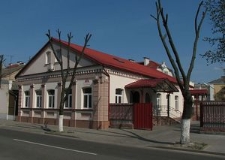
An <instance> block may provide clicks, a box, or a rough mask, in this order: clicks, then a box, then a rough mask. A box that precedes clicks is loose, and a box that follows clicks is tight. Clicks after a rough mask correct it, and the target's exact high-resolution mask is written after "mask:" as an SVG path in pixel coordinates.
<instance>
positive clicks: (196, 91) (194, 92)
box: [189, 89, 208, 95]
mask: <svg viewBox="0 0 225 160" xmlns="http://www.w3.org/2000/svg"><path fill="white" fill-rule="evenodd" d="M189 91H190V93H191V95H205V94H208V90H207V89H193V90H189Z"/></svg>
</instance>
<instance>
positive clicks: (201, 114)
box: [200, 102, 204, 127]
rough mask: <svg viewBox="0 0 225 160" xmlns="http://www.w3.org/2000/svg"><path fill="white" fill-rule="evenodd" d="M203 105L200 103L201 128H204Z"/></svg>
mask: <svg viewBox="0 0 225 160" xmlns="http://www.w3.org/2000/svg"><path fill="white" fill-rule="evenodd" d="M203 106H204V105H203V104H202V102H201V103H200V127H203Z"/></svg>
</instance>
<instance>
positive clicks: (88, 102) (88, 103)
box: [83, 88, 92, 109]
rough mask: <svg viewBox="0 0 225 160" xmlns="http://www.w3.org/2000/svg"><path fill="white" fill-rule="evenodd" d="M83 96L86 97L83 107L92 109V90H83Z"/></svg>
mask: <svg viewBox="0 0 225 160" xmlns="http://www.w3.org/2000/svg"><path fill="white" fill-rule="evenodd" d="M83 95H84V102H83V107H84V108H86V109H88V108H92V89H91V88H83Z"/></svg>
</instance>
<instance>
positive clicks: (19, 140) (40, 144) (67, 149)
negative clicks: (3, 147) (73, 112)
mask: <svg viewBox="0 0 225 160" xmlns="http://www.w3.org/2000/svg"><path fill="white" fill-rule="evenodd" d="M13 140H14V141H18V142H23V143H29V144H35V145H39V146H45V147H51V148H57V149H61V150H66V151H73V152H78V153H84V154H90V155H94V156H97V154H96V153H92V152H85V151H80V150H74V149H69V148H63V147H57V146H52V145H47V144H42V143H36V142H31V141H25V140H21V139H13Z"/></svg>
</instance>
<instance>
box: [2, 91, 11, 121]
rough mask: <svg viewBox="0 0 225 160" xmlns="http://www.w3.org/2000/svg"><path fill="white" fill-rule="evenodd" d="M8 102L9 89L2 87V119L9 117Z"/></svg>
mask: <svg viewBox="0 0 225 160" xmlns="http://www.w3.org/2000/svg"><path fill="white" fill-rule="evenodd" d="M8 102H9V94H8V91H6V90H3V89H2V88H0V119H7V115H8V105H9V104H8Z"/></svg>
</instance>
